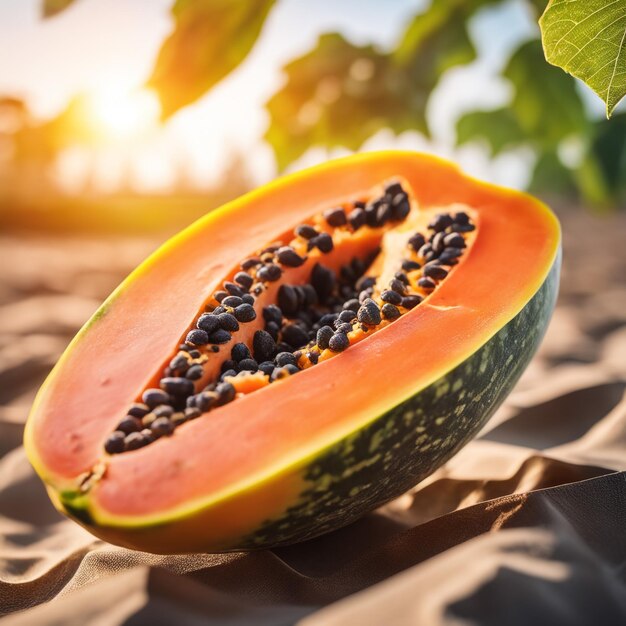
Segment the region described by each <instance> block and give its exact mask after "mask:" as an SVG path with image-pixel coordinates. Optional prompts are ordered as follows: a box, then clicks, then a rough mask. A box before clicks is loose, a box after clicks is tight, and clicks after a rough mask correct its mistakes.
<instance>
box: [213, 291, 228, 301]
mask: <svg viewBox="0 0 626 626" xmlns="http://www.w3.org/2000/svg"><path fill="white" fill-rule="evenodd" d="M229 295H230V294H229V293H228V291H224V290H220V291H216V292H215V293H214V294H213V297H214V298H215V299H216V300H217V301H218V302H221V301H222V300H223V299H224V298H227V297H228V296H229Z"/></svg>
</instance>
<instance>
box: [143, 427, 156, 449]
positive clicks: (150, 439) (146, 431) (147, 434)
mask: <svg viewBox="0 0 626 626" xmlns="http://www.w3.org/2000/svg"><path fill="white" fill-rule="evenodd" d="M141 434H142V435H143V438H144V441H145V442H146V445H147V444H149V443H152V442H153V441H154V440H155V439H156V437H155V436H154V435H153V434H152V431H151V430H150V429H149V428H144V429H143V430H142V431H141Z"/></svg>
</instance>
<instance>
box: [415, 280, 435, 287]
mask: <svg viewBox="0 0 626 626" xmlns="http://www.w3.org/2000/svg"><path fill="white" fill-rule="evenodd" d="M417 286H418V287H421V288H422V289H434V288H435V286H436V285H435V281H434V280H432V279H431V278H428V277H424V278H420V279H419V280H418V281H417Z"/></svg>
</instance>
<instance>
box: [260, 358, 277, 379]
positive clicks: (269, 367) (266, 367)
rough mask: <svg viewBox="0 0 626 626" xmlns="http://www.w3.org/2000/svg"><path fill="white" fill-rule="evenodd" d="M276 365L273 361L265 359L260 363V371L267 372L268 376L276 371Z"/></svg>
mask: <svg viewBox="0 0 626 626" xmlns="http://www.w3.org/2000/svg"><path fill="white" fill-rule="evenodd" d="M274 367H275V365H274V364H273V363H272V362H271V361H263V363H259V371H260V372H263V373H264V374H267V375H268V376H269V375H270V374H271V373H272V372H273V371H274Z"/></svg>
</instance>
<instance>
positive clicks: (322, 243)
mask: <svg viewBox="0 0 626 626" xmlns="http://www.w3.org/2000/svg"><path fill="white" fill-rule="evenodd" d="M333 247H334V244H333V238H332V237H331V236H330V235H329V234H328V233H320V234H319V235H318V236H317V237H315V238H313V239H311V241H309V250H311V249H312V248H317V249H318V250H319V251H320V252H322V253H324V254H328V253H329V252H330V251H331V250H332V249H333Z"/></svg>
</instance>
